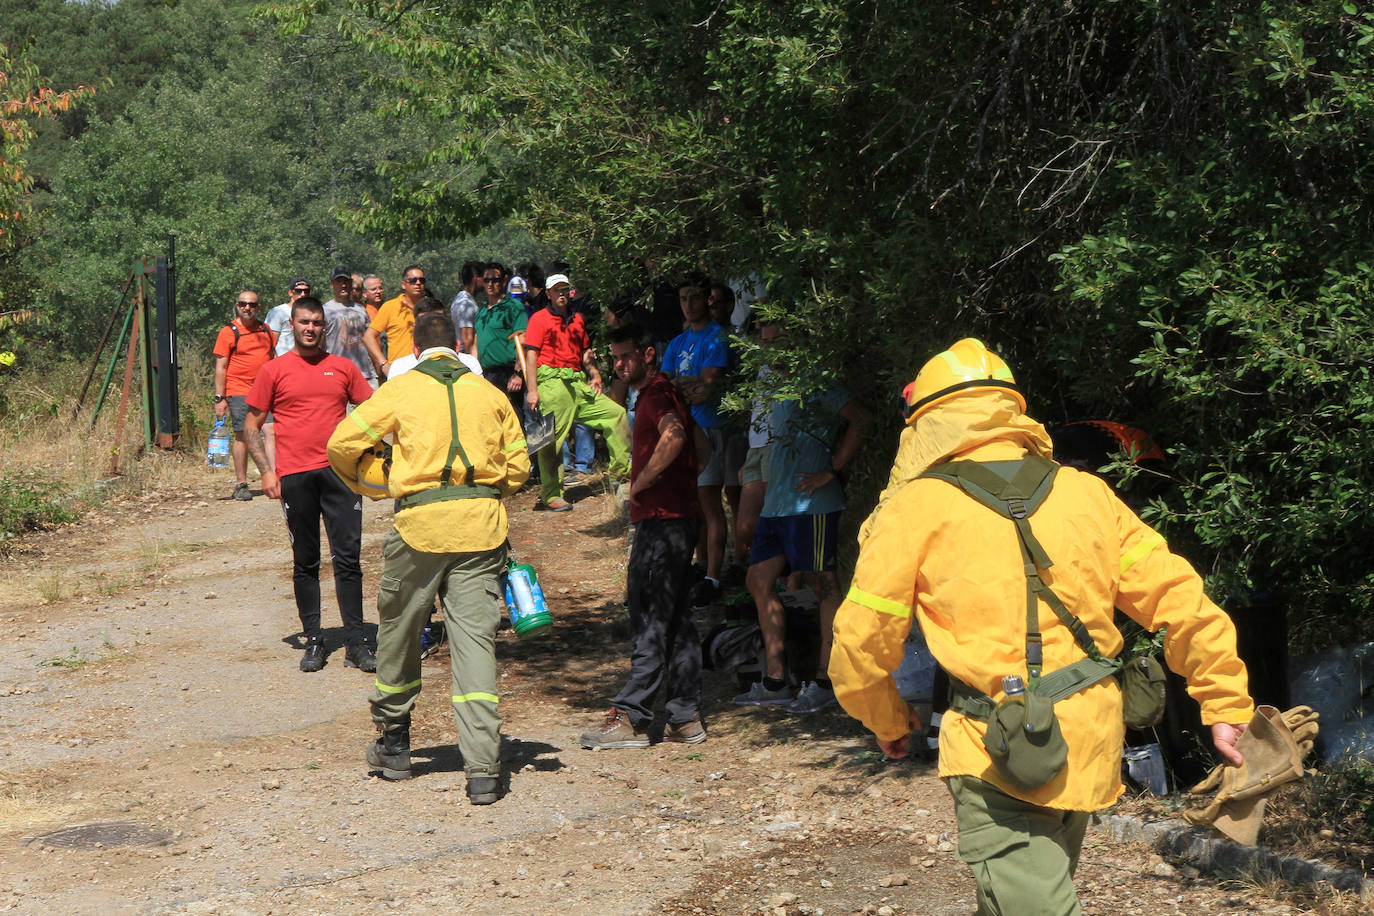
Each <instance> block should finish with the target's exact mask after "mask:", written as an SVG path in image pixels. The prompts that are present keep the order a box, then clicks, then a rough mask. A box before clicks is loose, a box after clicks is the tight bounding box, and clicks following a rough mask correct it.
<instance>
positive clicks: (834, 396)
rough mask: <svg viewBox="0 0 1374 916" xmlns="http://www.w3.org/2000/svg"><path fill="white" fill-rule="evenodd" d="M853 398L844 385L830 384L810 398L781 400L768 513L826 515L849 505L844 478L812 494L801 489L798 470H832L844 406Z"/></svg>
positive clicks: (774, 419) (774, 421) (773, 420)
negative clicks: (803, 402)
mask: <svg viewBox="0 0 1374 916" xmlns="http://www.w3.org/2000/svg"><path fill="white" fill-rule="evenodd" d="M850 400H851V398H850V396H849V392H847V391H845V390H844V389H843V388H830V389H828V390H826V391H824V392H822V393H821V394H819V395H818V396H816V397H815V398H813V399H812V400H810V401H807V402H806V403H805V404H802V403H799V402H797V401H777V402H775V403H774V404H773V410H772V414H771V416H770V418H769V427H770V429H771V430H772V433H773V453H772V457H771V458H770V460H769V465H768V495H767V496H765V497H764V500H763V515H765V516H767V517H768V518H780V517H782V516H784V515H820V514H822V513H826V512H838V511H840V510H841V509H843V508H844V507H845V504H844V488H843V487H841V486H840V482H839V481H838V480H832V481H831V482H830V483H828V484H826V485H825V486H823V487H821V488H820V489H819V490H817V491H816V492H815V493H813V494H812V495H810V496H807V495H806V494H805V493H803V492H802V491H801V490H798V489H797V475H798V474H814V473H816V472H817V471H828V470H830V457H831V450H832V449H833V448H834V447H835V437H836V436H837V434H838V433H839V430H840V426H841V425H842V424H843V423H844V418H843V417H842V416H840V410H841V409H842V408H843V407H844V405H846V404H848V403H849V401H850Z"/></svg>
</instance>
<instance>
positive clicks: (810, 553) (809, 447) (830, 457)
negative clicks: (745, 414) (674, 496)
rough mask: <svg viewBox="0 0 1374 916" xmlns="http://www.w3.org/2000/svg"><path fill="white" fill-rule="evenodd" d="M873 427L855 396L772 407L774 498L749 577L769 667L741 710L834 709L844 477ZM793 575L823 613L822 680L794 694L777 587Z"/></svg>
mask: <svg viewBox="0 0 1374 916" xmlns="http://www.w3.org/2000/svg"><path fill="white" fill-rule="evenodd" d="M867 422H868V418H867V415H866V414H865V413H864V412H863V411H861V410H860V409H859V407H858V404H857V403H856V402H855V401H854V400H853V398H851V397H850V395H849V393H848V392H846V391H844V390H843V389H841V388H839V387H835V386H831V387H828V388H826V389H823V390H822V391H821V392H820V393H819V394H818V395H817V396H815V397H813V398H810V399H808V400H806V401H796V400H783V401H778V402H776V403H775V404H774V405H773V407H772V410H771V414H770V419H769V428H770V429H771V431H772V437H773V438H772V447H771V450H770V451H769V454H768V462H769V467H768V491H767V494H766V495H765V496H764V501H763V511H762V513H761V514H760V516H759V520H758V523H757V524H756V526H755V528H754V543H753V546H752V547H751V548H750V552H749V572H748V573H747V574H746V575H745V585H746V586H748V588H749V593H750V594H751V595H752V596H753V597H754V606H755V607H756V608H757V610H758V614H759V626H760V628H761V629H762V630H763V642H764V655H765V659H766V663H765V667H764V672H763V677H762V679H760V680H759V681H756V682H755V683H754V685H753V686H752V687H750V688H749V690H747V691H746V692H744V693H742V694H740V695H739V696H737V697H735V702H736V703H737V704H739V705H741V706H772V705H786V706H787V711H788V712H791V713H796V714H806V713H813V712H816V711H817V710H821V709H824V708H825V707H827V706H833V705H834V704H835V691H834V688H833V687H832V685H831V683H830V677H829V675H828V674H827V673H826V666H827V665H828V664H829V663H830V644H831V632H832V630H833V628H834V626H833V625H834V621H835V611H836V610H838V609H839V606H840V600H841V598H842V595H841V594H840V583H839V578H838V576H837V575H836V572H835V567H836V562H835V561H836V557H837V549H838V546H839V535H840V513H841V512H843V511H844V508H845V497H844V487H843V486H842V485H841V484H840V472H841V471H842V470H843V469H844V468H845V467H847V466H848V464H849V462H851V461H852V460H854V456H855V455H857V454H858V453H859V447H860V446H861V445H862V443H863V431H864V427H865V426H866V425H867ZM841 426H844V433H843V435H840V433H839V429H840V427H841ZM789 569H790V570H791V571H792V572H794V573H800V574H801V576H802V579H803V580H804V581H805V582H806V584H807V586H808V587H809V588H810V589H811V590H812V591H813V592H815V593H816V601H817V603H818V604H819V611H820V658H819V661H818V663H817V665H816V674H815V678H814V679H813V680H810V681H808V682H806V683H805V684H803V685H802V688H801V690H800V691H798V692H797V693H796V694H795V695H793V693H792V690H791V688H790V687H788V685H787V674H788V672H787V670H786V643H785V640H786V635H787V628H786V622H785V620H784V617H783V607H782V601H781V600H780V599H779V598H778V591H777V587H776V584H775V583H776V582H777V580H778V577H779V576H781V575H783V574H784V573H785V572H786V571H787V570H789Z"/></svg>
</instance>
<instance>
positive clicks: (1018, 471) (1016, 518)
mask: <svg viewBox="0 0 1374 916" xmlns="http://www.w3.org/2000/svg"><path fill="white" fill-rule="evenodd" d="M1058 470H1059V465H1057V464H1055V463H1054V462H1053V461H1050V460H1048V459H1045V458H1040V457H1038V456H1035V455H1028V456H1026V457H1025V458H1022V459H1021V460H1019V461H1009V462H1008V461H1000V462H986V463H985V462H977V461H947V462H945V463H944V464H939V465H936V466H934V467H932V468H930V469H929V470H927V471H926V472H925V473H924V474H922V475H921V476H922V477H933V478H935V479H937V480H944V481H946V482H948V483H951V484H954V485H955V486H957V487H959V488H960V489H961V490H963V491H964V492H965V493H967V494H968V495H969V496H971V497H973V498H974V499H976V500H977V501H978V502H980V503H982V504H983V505H984V506H987V507H988V508H989V509H992V510H993V511H994V512H996V513H997V514H998V515H1000V516H1002V517H1003V518H1006V519H1010V520H1011V521H1012V522H1013V523H1014V524H1015V526H1016V535H1017V544H1018V546H1019V547H1020V549H1021V567H1022V571H1023V572H1024V574H1025V576H1026V672H1027V674H1028V675H1029V677H1028V680H1027V684H1026V689H1027V690H1031V691H1034V692H1036V693H1039V694H1042V695H1048V694H1049V693H1057V692H1059V691H1060V690H1061V689H1062V690H1064V691H1065V692H1064V693H1063V695H1062V696H1059V697H1056V698H1055V700H1058V699H1062V698H1063V697H1064V696H1068V695H1069V694H1071V693H1074V692H1076V691H1077V690H1081V689H1083V688H1084V687H1087V686H1089V684H1095V683H1097V681H1099V680H1101V679H1102V678H1103V677H1106V676H1107V675H1108V674H1111V673H1114V672H1115V671H1116V670H1118V669H1119V668H1120V667H1121V663H1120V661H1119V660H1117V659H1114V658H1111V659H1109V658H1107V657H1105V656H1103V654H1102V652H1101V650H1100V649H1098V647H1097V643H1096V642H1094V641H1093V638H1092V635H1091V634H1090V633H1089V632H1088V628H1087V627H1086V626H1084V624H1083V621H1081V620H1079V619H1078V618H1077V617H1075V616H1074V615H1073V613H1072V612H1070V611H1069V609H1068V607H1067V606H1065V604H1064V602H1063V601H1061V600H1060V598H1059V596H1058V595H1056V594H1055V593H1054V590H1053V589H1051V588H1050V587H1049V586H1048V585H1046V584H1045V580H1044V579H1043V578H1041V575H1040V571H1041V570H1042V569H1049V568H1050V567H1051V566H1053V565H1054V561H1053V560H1051V559H1050V556H1049V554H1048V553H1047V552H1046V551H1045V548H1044V546H1043V545H1042V544H1041V543H1040V540H1039V539H1038V538H1037V537H1036V536H1035V532H1034V530H1033V529H1032V528H1031V524H1030V516H1031V515H1033V514H1034V513H1035V511H1036V510H1037V509H1039V508H1040V506H1041V504H1042V503H1044V501H1045V499H1046V498H1047V497H1048V496H1049V494H1050V491H1051V490H1052V489H1053V488H1054V477H1055V474H1056V473H1057V472H1058ZM1037 599H1038V600H1043V601H1044V602H1045V603H1046V604H1048V605H1049V606H1050V609H1051V610H1053V611H1054V614H1055V616H1056V617H1058V618H1059V620H1060V622H1061V623H1063V624H1064V626H1066V627H1068V629H1069V632H1070V633H1072V634H1073V638H1074V642H1076V643H1077V644H1078V647H1079V648H1080V649H1082V650H1083V653H1084V654H1085V655H1087V656H1088V657H1087V658H1086V659H1084V660H1083V661H1080V662H1075V663H1074V664H1072V665H1068V666H1066V667H1065V668H1062V669H1060V670H1059V671H1055V672H1052V673H1051V674H1050V675H1046V682H1045V683H1044V684H1043V685H1042V683H1041V680H1042V679H1041V669H1042V667H1043V665H1044V652H1043V640H1042V639H1041V636H1040V614H1039V604H1038V601H1037ZM1084 662H1087V663H1089V664H1088V665H1084ZM1071 669H1072V670H1071ZM1061 672H1065V673H1062V674H1061ZM1099 672H1105V673H1102V674H1100V675H1099ZM1051 677H1053V678H1054V680H1053V681H1052V682H1051V681H1049V680H1048V679H1049V678H1051ZM1085 678H1091V680H1088V681H1086V682H1084V681H1085ZM1072 685H1076V686H1072ZM965 692H971V693H973V694H976V695H977V696H979V697H984V696H985V695H984V694H982V693H981V692H979V691H974V690H973V689H972V688H969V687H967V686H966V685H965ZM988 702H991V700H990V699H989V700H988Z"/></svg>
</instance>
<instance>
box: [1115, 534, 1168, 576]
mask: <svg viewBox="0 0 1374 916" xmlns="http://www.w3.org/2000/svg"><path fill="white" fill-rule="evenodd" d="M1163 544H1164V535H1162V534H1159V533H1158V532H1151V533H1149V534H1147V535H1146V536H1145V537H1143V538H1141V539H1140V540H1138V541H1136V542H1135V546H1134V547H1132V548H1131V549H1130V550H1128V551H1126V552H1125V553H1123V554H1122V555H1121V574H1122V575H1123V576H1124V575H1125V574H1126V570H1128V569H1130V568H1131V567H1132V566H1134V565H1135V564H1137V563H1139V562H1140V561H1141V560H1143V559H1145V555H1146V554H1148V553H1149V552H1150V551H1152V550H1154V549H1155V548H1156V547H1160V546H1162V545H1163Z"/></svg>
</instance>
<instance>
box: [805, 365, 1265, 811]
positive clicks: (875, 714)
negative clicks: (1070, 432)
mask: <svg viewBox="0 0 1374 916" xmlns="http://www.w3.org/2000/svg"><path fill="white" fill-rule="evenodd" d="M1013 415H1014V416H1013ZM991 416H1002V417H1008V418H1011V419H1013V422H1011V423H1009V424H1008V425H1006V426H1005V429H1004V432H1003V433H1002V434H1001V435H999V434H997V431H996V429H994V428H990V427H989V425H988V422H987V419H988V417H991ZM932 418H933V421H932V422H926V421H928V420H932ZM1017 418H1019V419H1017ZM961 429H962V432H961ZM907 432H910V433H913V440H916V441H919V442H920V444H921V447H922V448H923V449H924V452H925V454H924V455H923V456H922V461H923V466H922V467H920V469H919V470H917V471H916V472H915V473H920V471H923V470H925V468H926V467H929V466H930V465H931V464H934V463H936V462H937V461H941V460H948V459H953V458H960V459H967V460H973V461H1015V460H1017V459H1020V458H1022V457H1024V456H1025V455H1026V454H1027V453H1028V452H1034V453H1036V454H1042V455H1047V454H1048V453H1049V451H1050V443H1049V439H1048V436H1046V435H1045V433H1044V430H1043V428H1041V427H1040V426H1039V424H1036V423H1034V421H1031V420H1029V418H1026V417H1024V415H1022V414H1021V413H1020V410H1019V407H1018V405H1016V403H1015V401H1014V400H1013V399H1012V398H1011V397H1010V396H1008V395H1005V394H1002V393H1000V392H997V391H995V390H992V389H970V390H969V391H968V392H965V393H963V394H961V395H959V396H958V397H955V398H953V399H951V400H950V401H948V402H946V403H944V404H941V405H938V406H937V407H935V408H934V409H932V410H931V411H929V412H928V413H926V414H924V415H923V416H921V417H918V418H917V419H916V421H915V427H914V428H913V429H910V430H907ZM894 473H895V472H894ZM913 476H914V475H913ZM1031 524H1032V527H1033V529H1034V531H1035V535H1036V537H1037V538H1038V539H1039V541H1040V543H1041V544H1042V545H1043V546H1044V548H1045V550H1046V552H1047V553H1048V554H1049V556H1050V557H1051V558H1052V559H1053V561H1054V565H1053V566H1052V567H1051V568H1050V569H1049V570H1046V571H1044V572H1043V573H1042V577H1043V578H1044V580H1045V583H1046V584H1047V585H1048V586H1049V587H1050V588H1051V589H1053V590H1054V592H1055V593H1056V594H1057V595H1058V596H1059V598H1060V599H1061V600H1062V601H1063V602H1064V603H1065V604H1066V605H1067V606H1068V608H1069V610H1070V611H1072V612H1073V613H1074V614H1075V615H1077V616H1078V617H1079V618H1080V619H1082V621H1083V623H1084V624H1085V625H1086V626H1087V628H1088V631H1089V633H1090V634H1091V635H1092V638H1093V640H1094V641H1095V642H1096V643H1097V645H1098V647H1099V648H1100V649H1101V651H1102V652H1103V653H1104V654H1106V655H1115V654H1117V653H1118V652H1119V651H1120V649H1121V645H1122V640H1121V635H1120V633H1119V632H1118V631H1117V629H1116V627H1115V626H1114V625H1113V622H1112V617H1113V607H1117V608H1120V609H1121V610H1122V611H1124V612H1125V613H1126V614H1128V615H1130V616H1131V617H1132V618H1133V619H1135V620H1136V621H1138V622H1139V623H1140V624H1141V625H1142V626H1144V627H1146V628H1147V629H1149V630H1151V631H1154V630H1158V629H1159V628H1161V627H1163V626H1165V625H1167V626H1168V628H1169V630H1168V635H1167V637H1166V639H1165V643H1164V656H1165V660H1166V661H1167V662H1168V665H1169V667H1170V668H1171V669H1173V670H1174V671H1176V672H1178V673H1179V674H1181V675H1183V676H1184V677H1185V678H1187V680H1188V683H1189V688H1188V689H1189V692H1190V693H1191V694H1192V695H1193V697H1194V698H1195V699H1196V700H1197V701H1198V702H1199V703H1201V705H1202V718H1203V722H1204V723H1206V724H1208V725H1211V724H1214V723H1217V722H1229V723H1241V722H1248V721H1249V720H1250V717H1251V715H1252V714H1253V712H1254V706H1253V704H1252V703H1251V701H1250V698H1249V696H1248V693H1247V689H1248V684H1247V679H1246V671H1245V665H1244V664H1243V663H1242V662H1241V661H1240V659H1239V658H1238V657H1237V655H1236V634H1235V628H1234V627H1233V626H1232V624H1231V621H1230V619H1229V618H1228V617H1227V616H1226V614H1225V612H1223V611H1222V610H1221V609H1220V608H1218V607H1217V606H1216V605H1215V604H1213V603H1212V602H1211V601H1210V600H1208V598H1207V597H1206V596H1205V595H1204V594H1203V591H1202V580H1201V578H1200V577H1199V576H1198V575H1197V573H1196V572H1194V570H1193V569H1192V567H1191V566H1190V565H1189V564H1188V562H1187V561H1186V560H1184V559H1182V558H1181V557H1178V556H1176V555H1175V554H1173V553H1171V552H1170V551H1169V548H1168V546H1167V545H1166V544H1165V542H1164V538H1163V537H1161V536H1160V535H1159V534H1158V533H1156V532H1155V531H1153V530H1152V529H1151V528H1149V526H1147V525H1146V524H1145V523H1144V522H1142V521H1141V520H1140V519H1139V518H1137V517H1136V515H1135V514H1134V513H1133V512H1131V510H1130V509H1128V508H1127V507H1126V505H1125V504H1124V503H1122V502H1121V500H1120V499H1118V498H1117V497H1116V495H1115V494H1114V493H1112V491H1111V488H1110V487H1108V485H1107V484H1106V483H1104V482H1103V481H1101V480H1099V479H1098V478H1096V477H1094V476H1092V475H1090V474H1084V473H1081V472H1078V471H1075V470H1073V469H1072V468H1061V469H1060V471H1059V473H1058V475H1057V476H1056V478H1055V484H1054V489H1053V491H1052V492H1051V493H1050V495H1049V497H1048V498H1047V499H1046V500H1045V502H1044V503H1043V504H1042V505H1041V506H1040V508H1039V509H1038V510H1037V511H1036V513H1035V515H1034V516H1032V518H1031ZM913 615H914V616H915V619H916V620H917V621H918V622H919V623H920V626H921V629H922V632H923V633H924V635H925V638H926V641H927V643H928V644H929V646H930V650H931V652H932V653H933V654H934V656H935V658H936V659H937V660H938V661H939V662H940V664H941V665H942V666H944V668H945V669H946V670H947V671H948V672H949V673H950V675H951V676H953V677H956V678H958V679H959V680H961V681H963V682H964V683H965V684H968V685H969V686H970V687H973V688H975V689H977V690H981V691H983V692H984V693H986V694H988V695H989V696H991V697H992V698H993V699H995V700H1000V699H1001V698H1002V678H1003V677H1005V676H1007V675H1013V674H1015V675H1020V676H1021V677H1022V678H1025V677H1026V657H1025V637H1026V633H1025V630H1026V578H1025V575H1024V573H1023V572H1022V568H1021V555H1020V548H1019V547H1018V543H1017V538H1016V531H1015V527H1014V526H1013V525H1012V524H1011V523H1010V522H1009V521H1007V520H1006V519H1004V518H1002V517H1001V516H999V515H997V513H995V512H993V511H992V510H991V509H989V508H987V507H986V506H983V505H982V504H981V503H978V502H977V501H975V500H974V499H972V498H970V497H969V496H968V495H966V494H965V493H963V492H961V491H960V490H959V489H958V488H957V487H954V486H951V485H950V484H949V483H947V482H945V481H941V480H934V479H928V478H927V479H919V480H908V481H907V482H905V483H902V484H899V485H898V486H897V487H896V488H895V490H894V491H893V492H891V493H890V495H889V496H888V498H887V500H886V501H885V502H884V503H883V504H882V506H881V507H880V509H879V510H878V511H877V513H876V514H875V516H874V517H873V518H871V519H870V522H869V525H868V536H867V538H866V540H864V541H863V542H862V546H861V549H860V554H859V560H858V565H857V567H856V569H855V572H854V580H853V584H852V587H851V588H850V590H849V593H848V596H847V597H846V600H845V602H844V604H843V605H842V606H841V607H840V610H839V612H838V614H837V615H836V618H835V629H834V637H835V641H834V649H833V651H832V652H831V655H830V676H831V678H832V679H833V681H834V684H835V694H836V696H837V697H838V698H839V700H840V703H841V704H842V705H843V706H844V708H845V709H846V710H847V711H848V712H849V714H850V715H852V716H854V717H855V718H857V719H859V720H860V721H862V722H863V723H864V725H866V726H867V727H868V728H869V729H871V730H872V731H873V732H874V734H876V735H877V736H878V737H879V738H881V739H883V740H894V739H896V738H900V737H901V736H902V735H904V734H906V732H907V729H908V725H907V707H906V704H905V703H904V702H903V701H902V699H901V697H900V696H899V695H898V693H897V689H896V686H895V685H894V684H893V682H892V679H891V677H890V672H892V671H893V670H894V669H896V667H897V665H898V664H899V662H900V661H901V658H902V651H903V645H902V644H903V641H904V640H905V639H906V636H907V633H908V632H909V630H910V628H911V623H912V618H913ZM1039 620H1040V631H1041V633H1042V634H1043V639H1044V659H1045V667H1044V670H1045V671H1046V672H1047V673H1048V672H1050V671H1053V670H1055V669H1058V668H1062V667H1064V666H1065V665H1068V664H1071V663H1072V662H1075V661H1078V660H1079V659H1082V658H1083V657H1084V654H1083V652H1082V650H1081V649H1080V648H1079V647H1078V646H1077V645H1076V644H1075V642H1074V639H1073V635H1072V634H1071V633H1070V632H1069V630H1068V629H1067V628H1066V627H1065V626H1064V625H1063V624H1062V623H1060V621H1059V618H1058V617H1056V616H1055V614H1054V612H1053V611H1052V610H1051V609H1050V608H1049V606H1048V605H1046V604H1045V603H1044V602H1043V601H1042V602H1040V615H1039ZM1055 712H1056V713H1057V715H1058V717H1059V723H1060V727H1061V729H1062V730H1063V734H1064V738H1065V741H1066V742H1067V743H1068V746H1069V754H1068V764H1067V766H1065V768H1064V770H1063V772H1061V773H1060V774H1059V776H1057V777H1056V778H1055V779H1054V780H1052V781H1051V782H1049V783H1047V784H1046V785H1044V786H1041V787H1040V788H1038V789H1036V790H1034V791H1032V792H1029V793H1027V792H1020V791H1017V790H1015V789H1013V788H1012V787H1010V786H1008V785H1006V784H1005V783H1004V782H1002V781H1001V780H1000V779H999V778H998V775H997V772H996V770H995V769H994V768H993V766H992V762H991V760H990V759H989V757H988V754H987V751H986V750H985V749H984V747H983V735H984V732H985V730H986V726H985V725H984V724H983V723H981V722H978V721H976V720H973V719H969V718H966V717H964V716H962V715H960V714H958V713H956V712H953V711H950V712H947V713H946V714H945V716H944V718H943V720H942V721H941V725H940V769H939V772H940V775H941V776H942V777H948V776H973V777H976V778H978V779H982V780H985V781H987V782H989V783H992V784H993V785H996V786H997V787H998V788H999V789H1000V790H1001V791H1003V792H1006V793H1007V794H1009V795H1013V796H1016V797H1018V798H1021V799H1024V800H1026V801H1029V802H1031V803H1032V804H1036V805H1040V806H1043V807H1047V808H1056V809H1062V810H1071V811H1093V810H1097V809H1100V808H1104V807H1107V806H1108V805H1110V804H1111V803H1112V802H1113V801H1115V800H1116V798H1117V797H1118V796H1119V795H1120V794H1121V791H1122V788H1121V781H1120V770H1121V745H1122V740H1123V737H1124V726H1123V724H1122V721H1121V692H1120V688H1119V687H1118V686H1117V682H1116V680H1115V679H1114V678H1108V679H1106V680H1105V681H1101V682H1099V683H1097V684H1095V685H1093V686H1092V687H1089V688H1087V689H1086V690H1083V691H1081V692H1079V693H1076V694H1073V695H1072V696H1070V697H1067V698H1066V699H1064V700H1062V701H1060V702H1059V703H1058V704H1056V705H1055Z"/></svg>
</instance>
